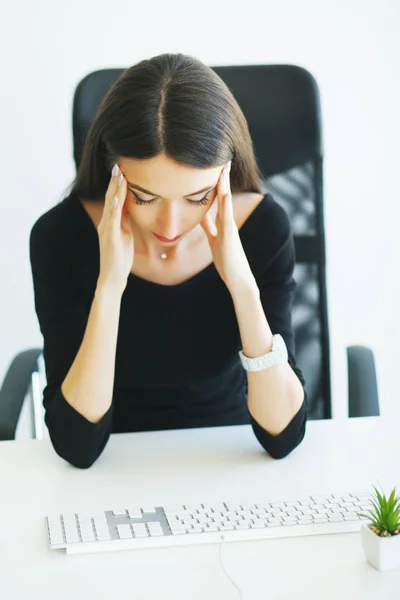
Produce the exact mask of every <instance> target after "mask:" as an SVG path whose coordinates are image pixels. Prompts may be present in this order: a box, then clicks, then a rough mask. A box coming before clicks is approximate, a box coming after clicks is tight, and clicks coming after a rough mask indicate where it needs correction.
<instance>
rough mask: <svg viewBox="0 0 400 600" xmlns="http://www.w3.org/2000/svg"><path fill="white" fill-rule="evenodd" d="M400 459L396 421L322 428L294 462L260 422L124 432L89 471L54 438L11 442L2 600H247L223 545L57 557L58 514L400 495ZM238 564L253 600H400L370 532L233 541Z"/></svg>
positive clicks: (317, 426) (0, 461)
mask: <svg viewBox="0 0 400 600" xmlns="http://www.w3.org/2000/svg"><path fill="white" fill-rule="evenodd" d="M399 452H400V436H399V430H398V423H396V422H394V421H390V420H389V419H386V418H383V417H367V418H357V419H348V420H337V419H336V420H326V421H309V422H308V423H307V432H306V436H305V438H304V440H303V442H302V443H301V445H300V446H299V447H298V448H296V449H295V450H294V451H293V452H292V454H290V455H289V456H287V457H286V458H284V459H282V460H274V459H271V458H270V457H269V456H268V455H267V454H266V453H265V452H264V450H263V449H262V448H261V447H260V445H259V444H258V442H257V440H256V439H255V437H254V435H253V432H252V430H251V427H250V426H247V425H244V426H235V427H218V428H208V429H187V430H180V431H162V432H146V433H124V434H115V435H112V436H111V438H110V440H109V443H108V445H107V446H106V448H105V450H104V452H103V454H102V455H101V456H100V458H99V459H98V460H97V462H96V463H95V464H94V465H93V466H92V467H91V468H90V469H87V470H80V469H76V468H74V467H72V466H70V465H69V464H68V463H66V462H65V461H63V460H62V459H61V458H59V457H58V456H57V454H56V453H55V452H54V450H53V448H52V446H51V444H50V441H49V440H47V439H46V440H43V441H36V440H27V441H17V442H14V441H11V442H1V443H0V477H1V484H0V508H1V511H0V527H1V529H0V540H1V542H0V596H1V598H4V600H21V598H24V599H25V598H26V599H31V598H34V599H36V598H37V599H39V598H40V600H47V599H49V600H50V599H52V600H54V599H57V600H64V599H65V600H67V599H68V600H70V599H71V598H74V600H80V599H85V600H86V599H88V598H96V600H103V599H104V600H110V599H111V598H119V597H120V598H127V597H129V598H132V599H134V600H139V599H140V600H145V599H146V600H148V599H151V600H153V599H154V600H155V599H157V600H159V599H161V598H163V599H165V600H188V598H190V599H191V600H225V599H226V600H230V599H232V600H237V599H238V597H239V595H238V593H237V592H236V590H235V589H234V588H233V586H232V585H231V583H230V582H229V581H228V580H227V578H226V576H225V574H224V573H223V571H222V569H221V567H220V564H219V559H218V552H219V546H218V545H214V544H213V545H204V546H187V547H178V548H171V549H169V548H163V549H154V550H153V549H152V550H144V551H137V550H129V551H120V552H106V553H99V554H86V555H75V556H74V555H71V556H67V555H66V554H65V553H64V552H61V551H55V550H49V549H48V547H47V540H46V535H45V525H44V517H45V515H47V514H50V513H52V514H53V513H54V512H60V513H62V512H67V511H79V510H96V509H100V510H103V509H115V508H119V507H121V506H122V507H123V506H127V505H133V504H134V505H139V506H143V505H145V504H157V505H158V504H159V503H161V504H166V503H168V504H174V503H175V502H180V503H184V502H185V501H188V502H191V501H199V502H202V501H220V500H228V499H231V500H232V499H233V500H235V499H240V500H244V501H248V502H251V501H253V502H256V501H257V500H261V499H262V498H266V499H283V498H287V499H290V497H293V498H296V496H297V495H298V494H300V495H303V494H310V493H325V492H334V491H338V492H341V491H343V492H344V491H351V490H357V489H359V488H361V489H365V487H366V488H367V489H371V490H372V488H371V483H374V484H375V485H377V484H378V482H379V484H381V485H382V486H383V487H384V490H385V491H388V490H389V489H390V490H391V489H392V488H393V487H394V486H395V485H396V486H397V489H399V488H400V485H399V484H400V480H399V477H400V475H399V470H398V456H399ZM396 477H397V480H396V479H395V480H394V479H393V478H396ZM6 540H7V543H6ZM224 564H225V565H226V568H227V570H228V572H229V573H230V574H231V576H232V577H234V579H235V581H236V582H237V584H238V585H239V586H240V587H241V589H242V591H243V594H244V598H245V600H265V599H266V598H268V600H277V599H279V600H295V599H297V598H298V599H300V600H303V599H307V600H321V599H323V600H337V599H338V598H340V599H341V600H347V599H351V600H358V599H360V600H361V599H362V600H376V599H377V598H385V600H394V599H396V600H398V599H399V597H400V591H399V590H400V571H389V572H385V573H380V572H379V571H376V570H375V569H374V568H373V567H372V566H370V565H369V564H368V563H367V562H366V561H365V558H364V555H363V552H362V546H361V538H360V534H359V533H347V534H334V535H324V536H310V537H303V538H300V537H298V538H286V539H272V540H259V541H256V542H235V543H230V544H227V545H226V546H225V548H224ZM155 575H156V576H155ZM288 575H289V576H288Z"/></svg>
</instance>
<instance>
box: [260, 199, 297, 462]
mask: <svg viewBox="0 0 400 600" xmlns="http://www.w3.org/2000/svg"><path fill="white" fill-rule="evenodd" d="M270 200H271V203H270V204H269V210H268V211H266V213H265V219H264V218H262V219H260V220H259V223H258V227H260V231H259V235H257V236H256V238H255V239H259V240H260V244H259V248H258V253H257V263H258V268H257V269H256V273H255V278H256V281H257V285H258V288H259V290H260V298H261V303H262V306H263V309H264V313H265V316H266V318H267V320H268V324H269V326H270V328H271V331H272V333H273V334H276V333H280V334H281V336H282V337H283V339H284V340H285V343H286V346H287V350H288V361H289V364H290V366H291V367H292V369H293V370H294V372H295V373H296V375H297V376H298V378H299V379H300V382H301V384H302V386H303V390H304V399H303V403H302V406H301V407H300V409H299V411H298V412H297V414H296V415H294V417H293V419H292V420H291V421H290V423H289V424H288V425H287V426H286V428H285V429H284V430H283V431H281V433H279V434H278V435H273V434H271V433H269V432H268V431H266V430H265V429H264V428H263V427H261V425H260V424H259V423H258V422H257V421H256V420H255V419H254V417H253V416H252V415H250V418H251V425H252V427H253V431H254V434H255V436H256V438H257V439H258V441H259V442H260V444H261V445H262V446H263V448H264V449H265V450H266V451H267V452H268V454H270V455H271V456H272V457H273V458H284V457H285V456H287V455H288V454H289V453H290V452H291V451H292V450H294V448H296V446H298V445H299V444H300V442H301V441H302V440H303V438H304V436H305V432H306V421H307V393H306V390H305V382H304V377H303V374H302V372H301V370H300V368H299V367H298V365H297V364H296V359H295V342H294V331H293V327H292V317H291V312H292V303H293V294H294V291H295V288H296V283H295V280H294V279H293V271H294V266H295V249H294V240H293V233H292V230H291V226H290V222H289V217H288V216H287V213H286V212H285V210H284V209H283V208H282V207H281V206H280V205H279V204H278V203H277V202H275V201H274V200H273V199H272V198H270ZM261 229H262V230H261ZM269 231H270V232H271V235H270V237H268V233H267V232H269ZM265 256H269V257H271V258H269V260H267V261H265ZM265 262H266V263H267V264H265Z"/></svg>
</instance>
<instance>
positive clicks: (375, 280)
mask: <svg viewBox="0 0 400 600" xmlns="http://www.w3.org/2000/svg"><path fill="white" fill-rule="evenodd" d="M0 11H1V12H0V22H1V36H0V56H1V72H0V73H1V75H0V76H1V91H0V132H1V143H0V144H1V145H0V172H1V179H2V181H1V194H0V208H1V217H0V382H1V381H2V378H3V376H4V374H5V372H6V369H7V367H8V365H9V363H10V361H11V359H12V357H13V356H14V355H15V354H16V353H17V352H19V351H21V350H23V349H25V348H28V347H36V346H41V345H42V336H41V334H40V330H39V326H38V322H37V317H36V313H35V311H34V303H33V302H34V301H33V288H32V280H31V272H30V264H29V247H28V240H29V232H30V229H31V227H32V225H33V223H34V221H35V220H36V219H37V218H38V217H39V216H40V215H41V214H43V213H44V212H45V211H46V210H48V209H49V208H50V207H52V206H54V204H56V203H57V202H59V201H60V200H61V199H62V191H63V190H64V189H65V188H66V187H67V186H68V185H69V184H70V182H71V181H72V179H73V177H74V175H75V166H74V163H73V155H72V125H71V123H72V99H73V94H74V91H75V88H76V86H77V84H78V83H79V81H80V80H81V79H82V78H83V77H84V76H85V75H87V74H88V73H89V72H91V71H94V70H97V69H102V68H107V67H119V68H120V67H124V68H126V67H128V66H131V65H133V64H135V63H137V62H138V61H139V60H141V59H143V58H150V57H151V56H154V55H156V54H161V53H164V52H183V53H185V54H192V55H194V56H196V57H197V58H199V59H200V60H202V61H203V62H205V63H206V64H209V65H210V66H217V65H227V64H264V63H290V64H297V65H299V66H302V67H304V68H306V69H308V70H309V71H310V72H311V73H312V74H313V75H314V77H315V78H316V80H317V83H318V85H319V88H320V93H321V105H322V117H323V131H324V149H325V167H324V183H325V188H324V193H325V220H326V240H327V269H328V301H329V315H330V336H331V353H332V357H331V360H332V388H333V393H334V406H333V414H334V417H344V416H346V407H347V372H346V361H345V348H346V346H347V345H349V344H364V345H369V346H370V347H371V348H372V349H373V351H374V353H375V359H376V365H377V372H378V378H379V389H380V396H381V414H382V415H393V416H395V415H396V416H398V415H399V414H400V392H399V385H398V378H399V376H398V373H399V372H400V365H399V364H398V363H399V360H398V359H399V357H400V353H399V351H398V345H399V342H398V340H399V334H400V326H399V316H398V314H399V296H400V294H399V291H400V285H399V283H398V276H399V269H398V263H397V256H398V255H399V252H400V241H399V238H400V233H399V227H398V221H399V216H400V210H399V207H398V202H399V192H398V176H399V164H400V150H399V138H400V135H399V134H400V119H399V107H400V84H399V75H400V68H399V59H400V42H399V40H400V18H399V15H400V2H398V1H397V0H337V1H336V2H320V1H318V0H303V2H301V3H300V2H297V1H296V0H281V1H280V2H270V1H269V0H263V1H262V2H261V1H260V2H255V1H254V0H248V1H247V2H245V3H243V4H242V5H239V4H238V5H235V3H234V2H229V3H228V2H215V1H213V2H210V1H209V0H203V1H202V2H201V3H199V2H197V3H193V4H192V3H188V2H177V1H175V0H171V1H169V2H168V3H165V4H164V3H163V4H162V3H161V2H160V3H159V5H158V6H157V4H156V3H154V2H149V3H142V2H141V3H135V2H128V1H127V0H120V1H119V2H94V1H93V0H92V1H82V0H80V1H79V2H77V1H76V0H69V2H64V3H60V2H51V1H50V0H41V1H38V0H37V1H36V2H28V1H27V0H25V1H22V0H13V2H11V1H10V0H9V1H8V2H4V0H3V2H2V4H1V9H0Z"/></svg>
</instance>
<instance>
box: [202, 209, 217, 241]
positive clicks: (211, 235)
mask: <svg viewBox="0 0 400 600" xmlns="http://www.w3.org/2000/svg"><path fill="white" fill-rule="evenodd" d="M200 225H201V226H202V228H203V230H204V232H205V234H206V236H207V238H208V241H209V242H212V240H213V239H215V237H216V235H217V233H218V232H217V228H216V226H215V224H214V222H213V220H212V218H211V215H210V214H209V213H207V214H206V215H205V216H204V217H203V219H202V220H201V221H200Z"/></svg>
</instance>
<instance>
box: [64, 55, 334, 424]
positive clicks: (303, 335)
mask: <svg viewBox="0 0 400 600" xmlns="http://www.w3.org/2000/svg"><path fill="white" fill-rule="evenodd" d="M213 69H214V71H215V72H216V73H217V74H218V75H219V76H220V77H221V79H222V80H223V81H224V82H225V83H226V84H227V85H228V87H229V88H230V90H231V91H232V93H233V95H234V96H235V98H236V100H237V102H238V104H239V105H240V107H241V109H242V111H243V113H244V115H245V117H246V119H247V123H248V126H249V131H250V135H251V138H252V140H253V145H254V150H255V155H256V157H257V161H258V164H259V166H260V168H261V171H262V172H263V173H264V177H265V178H264V190H263V191H264V192H266V191H267V190H269V191H271V193H272V194H273V196H274V198H275V199H276V200H277V201H278V202H279V203H280V204H282V206H283V207H284V208H285V210H286V211H287V213H288V215H289V218H290V221H291V224H292V226H293V230H294V235H295V247H296V267H295V273H294V278H295V280H296V283H297V290H296V293H295V297H294V306H293V326H294V330H295V336H296V355H297V358H298V363H299V366H300V368H301V369H302V371H303V374H304V378H305V381H306V388H307V394H308V399H309V418H310V419H321V418H330V417H331V387H330V363H329V334H328V319H327V302H326V276H325V236H324V220H323V193H322V134H321V115H320V101H319V91H318V87H317V84H316V82H315V80H314V78H313V77H312V75H311V74H310V73H309V72H308V71H306V70H305V69H303V68H301V67H297V66H294V65H241V66H228V67H213ZM123 72H124V69H103V70H99V71H95V72H93V73H90V74H89V75H87V76H86V77H85V78H84V79H82V81H81V82H80V83H79V84H78V86H77V88H76V91H75V95H74V102H73V124H72V125H73V143H74V159H75V164H76V166H77V167H78V165H79V162H80V159H81V154H82V149H83V145H84V141H85V138H86V135H87V132H88V130H89V127H90V124H91V122H92V120H93V117H94V115H95V113H96V111H97V108H98V106H99V105H100V103H101V101H102V99H103V97H104V96H105V94H106V93H107V91H108V90H109V89H110V87H111V86H112V85H113V83H114V82H115V81H116V80H117V79H118V78H119V77H120V76H121V75H122V74H123Z"/></svg>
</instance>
